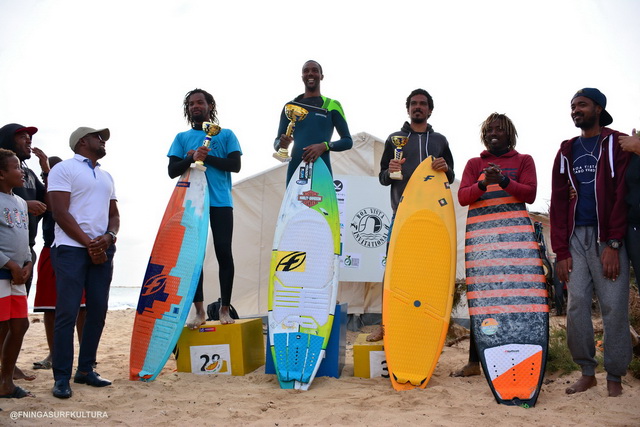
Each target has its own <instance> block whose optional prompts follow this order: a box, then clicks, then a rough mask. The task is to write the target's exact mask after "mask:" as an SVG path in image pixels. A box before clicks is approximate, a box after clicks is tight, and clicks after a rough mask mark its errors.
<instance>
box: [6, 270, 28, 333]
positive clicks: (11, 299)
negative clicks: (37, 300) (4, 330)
mask: <svg viewBox="0 0 640 427" xmlns="http://www.w3.org/2000/svg"><path fill="white" fill-rule="evenodd" d="M28 313H29V312H28V307H27V287H26V286H25V285H24V284H22V285H13V284H11V280H10V279H0V322H5V321H7V320H9V319H24V318H26V317H28V316H29V314H28Z"/></svg>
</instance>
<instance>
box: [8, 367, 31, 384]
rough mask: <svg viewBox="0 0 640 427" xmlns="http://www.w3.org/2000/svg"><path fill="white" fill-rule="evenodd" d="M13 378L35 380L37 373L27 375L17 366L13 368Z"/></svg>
mask: <svg viewBox="0 0 640 427" xmlns="http://www.w3.org/2000/svg"><path fill="white" fill-rule="evenodd" d="M13 379H14V380H25V381H33V380H35V379H36V376H35V375H27V374H25V373H24V372H22V369H20V368H18V367H17V366H16V367H14V369H13Z"/></svg>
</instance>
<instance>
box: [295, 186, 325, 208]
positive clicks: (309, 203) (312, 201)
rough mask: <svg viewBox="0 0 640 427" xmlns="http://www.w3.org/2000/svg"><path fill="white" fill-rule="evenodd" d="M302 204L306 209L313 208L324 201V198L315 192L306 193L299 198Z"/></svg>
mask: <svg viewBox="0 0 640 427" xmlns="http://www.w3.org/2000/svg"><path fill="white" fill-rule="evenodd" d="M298 200H299V201H300V203H302V204H303V205H305V206H306V207H309V208H312V207H314V206H315V205H317V204H318V203H320V202H321V201H322V196H321V195H320V193H317V192H315V191H313V190H309V191H305V192H303V193H302V194H300V195H299V196H298Z"/></svg>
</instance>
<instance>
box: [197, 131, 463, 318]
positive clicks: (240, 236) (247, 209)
mask: <svg viewBox="0 0 640 427" xmlns="http://www.w3.org/2000/svg"><path fill="white" fill-rule="evenodd" d="M383 149H384V141H383V140H380V139H378V138H376V137H374V136H372V135H370V134H368V133H366V132H360V133H358V134H356V135H353V148H352V149H351V150H348V151H343V152H333V153H331V167H332V169H333V174H334V178H336V179H343V180H344V181H345V182H349V183H350V184H351V189H352V190H351V194H352V195H355V196H357V197H358V198H360V199H364V200H366V205H370V206H377V207H379V208H380V209H381V210H382V211H384V212H385V213H387V216H388V218H391V208H390V206H389V188H388V187H383V186H381V185H380V184H379V183H378V172H379V170H380V157H381V156H382V152H383ZM462 168H463V165H462V166H461V165H457V168H456V169H457V173H458V176H460V175H461V173H462ZM286 170H287V169H286V164H278V165H276V166H274V167H273V168H271V169H268V170H266V171H264V172H261V173H259V174H257V175H254V176H252V177H249V178H246V179H244V180H242V181H239V182H237V183H236V184H234V186H233V203H234V230H233V256H234V261H235V281H234V288H233V297H232V301H231V303H232V304H233V306H234V307H235V308H236V309H237V311H238V313H239V314H240V315H241V316H242V317H245V316H264V315H266V314H267V300H268V289H269V265H270V262H271V247H272V244H273V235H274V232H275V225H276V220H277V217H278V211H279V210H280V203H281V202H282V198H283V196H284V192H285V179H286ZM458 187H459V181H457V180H456V182H454V184H453V185H452V193H453V195H454V200H455V208H456V220H457V228H458V260H457V269H456V276H457V277H458V278H459V279H461V278H464V224H465V220H466V215H467V213H466V208H462V207H460V205H459V204H458V198H457V193H458ZM355 196H350V197H355ZM338 198H339V200H340V195H339V197H338ZM347 208H348V206H347V207H346V208H344V210H345V211H347V210H348V209H347ZM341 211H342V208H341ZM345 216H346V218H344V219H343V217H342V212H341V222H343V224H342V225H343V230H342V233H343V241H345V240H347V238H348V237H350V232H349V224H348V223H349V221H350V218H351V216H349V214H348V212H347V213H346V214H345ZM384 248H385V245H382V246H381V247H379V248H378V251H379V252H380V253H381V254H382V255H383V254H384ZM363 251H364V250H363ZM344 255H345V247H343V256H344ZM355 256H356V255H354V257H355ZM344 267H345V266H344V263H342V267H341V277H343V271H344V272H345V274H344V276H349V280H350V281H341V282H340V291H339V293H338V300H339V301H340V302H347V303H348V304H349V313H350V314H352V313H356V314H362V313H380V312H381V295H382V283H381V280H382V272H383V268H379V269H377V268H365V269H362V270H349V271H347V270H345V269H344ZM377 270H379V272H378V271H377ZM204 271H205V282H204V283H205V286H204V297H205V305H206V304H208V303H210V302H213V301H214V300H216V299H218V297H219V292H220V291H219V288H218V264H217V261H216V259H215V254H214V251H213V246H212V244H211V242H209V245H208V250H207V256H206V258H205V263H204ZM354 273H355V277H353V276H354ZM372 273H373V274H374V275H375V276H376V277H378V278H377V279H376V280H375V281H366V280H371V275H372ZM359 274H361V276H362V278H364V280H359V277H358V275H359ZM365 276H367V277H366V278H365Z"/></svg>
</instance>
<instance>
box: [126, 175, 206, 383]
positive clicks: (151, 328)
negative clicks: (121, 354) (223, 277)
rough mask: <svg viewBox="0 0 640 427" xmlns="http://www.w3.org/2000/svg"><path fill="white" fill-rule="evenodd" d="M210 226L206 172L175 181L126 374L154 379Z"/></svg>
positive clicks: (186, 301)
mask: <svg viewBox="0 0 640 427" xmlns="http://www.w3.org/2000/svg"><path fill="white" fill-rule="evenodd" d="M208 231H209V192H208V190H207V178H206V176H205V173H204V171H202V170H199V169H196V168H190V169H188V170H187V171H186V172H185V173H184V174H183V175H182V176H181V177H180V179H179V180H178V183H177V184H176V187H175V189H174V190H173V194H172V195H171V199H170V200H169V204H168V205H167V209H166V210H165V213H164V216H163V218H162V221H161V223H160V227H159V229H158V234H157V236H156V240H155V243H154V245H153V249H152V250H151V257H150V259H149V264H148V266H147V270H146V273H145V277H144V280H143V284H142V289H141V290H140V299H139V300H138V306H137V310H136V317H135V321H134V325H133V333H132V336H131V355H130V363H129V379H131V380H133V381H136V380H142V381H151V380H153V379H155V378H156V377H157V376H158V374H159V373H160V371H161V370H162V368H163V367H164V365H165V363H166V362H167V359H168V358H169V356H170V355H171V352H172V351H173V349H174V347H175V345H176V343H177V341H178V338H179V337H180V334H181V332H182V329H183V327H184V324H185V321H186V318H187V315H188V313H189V309H190V306H191V302H192V301H193V296H194V294H195V291H196V287H197V284H198V279H199V278H200V274H201V270H202V263H203V261H204V254H205V249H206V244H207V237H208Z"/></svg>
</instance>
